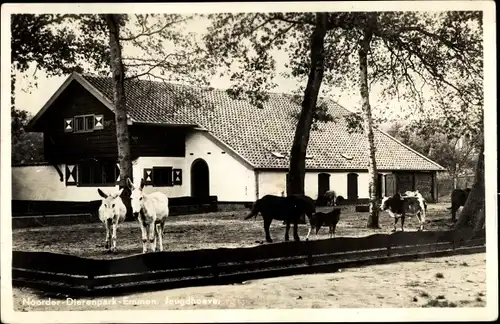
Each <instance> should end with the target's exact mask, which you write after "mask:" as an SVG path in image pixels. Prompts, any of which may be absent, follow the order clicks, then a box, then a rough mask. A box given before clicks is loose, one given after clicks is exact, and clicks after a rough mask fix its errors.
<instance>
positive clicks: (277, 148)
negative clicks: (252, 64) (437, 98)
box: [12, 73, 444, 203]
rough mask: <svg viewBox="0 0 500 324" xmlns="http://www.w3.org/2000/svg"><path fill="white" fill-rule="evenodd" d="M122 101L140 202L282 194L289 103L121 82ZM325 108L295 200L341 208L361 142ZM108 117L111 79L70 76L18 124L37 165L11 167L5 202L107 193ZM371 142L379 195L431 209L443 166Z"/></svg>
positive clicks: (360, 181) (363, 163) (114, 174)
mask: <svg viewBox="0 0 500 324" xmlns="http://www.w3.org/2000/svg"><path fill="white" fill-rule="evenodd" d="M125 94H126V99H127V110H128V121H127V122H128V125H129V132H130V143H131V153H132V158H133V176H134V179H135V180H136V181H138V179H141V178H144V179H146V183H147V186H146V189H145V190H146V192H151V191H162V192H165V193H166V194H167V195H168V196H170V197H195V198H197V199H198V198H199V199H202V198H203V197H207V196H209V195H211V196H217V198H218V201H219V202H235V203H239V202H252V201H255V200H256V198H260V197H263V196H264V195H266V194H274V195H282V194H286V179H287V171H288V165H289V156H288V152H290V148H291V145H292V141H293V136H294V131H295V125H296V117H295V116H294V115H295V114H297V113H298V112H299V111H300V104H299V103H297V102H296V101H295V100H294V99H293V97H292V96H291V95H287V94H270V98H269V101H268V102H267V103H265V104H264V107H263V108H256V107H255V106H252V105H250V104H249V103H248V102H247V101H244V100H235V99H232V98H230V96H229V95H228V94H227V93H226V92H225V91H222V90H201V89H191V88H187V87H180V86H174V85H172V84H166V83H162V82H153V81H143V80H131V81H126V83H125ZM180 97H183V98H184V97H185V98H188V99H189V100H190V103H188V104H185V100H184V101H183V102H181V101H182V100H180ZM322 100H323V99H322ZM325 103H326V104H327V107H328V112H329V113H330V114H331V115H333V116H334V117H335V121H333V122H328V123H318V124H317V129H316V130H312V132H311V135H310V141H309V145H308V151H307V159H306V169H307V171H306V176H305V191H306V194H307V195H309V196H311V197H312V198H315V199H316V198H317V197H318V194H322V193H324V192H326V191H327V190H335V191H336V192H337V193H338V194H339V195H342V196H343V197H344V198H346V199H347V200H349V201H353V202H355V201H358V200H359V199H366V198H368V172H367V167H368V155H367V149H366V147H367V145H366V139H365V136H364V135H363V134H361V133H349V132H348V128H347V123H346V121H345V120H344V118H343V116H346V115H347V114H349V113H350V112H349V111H348V110H346V109H345V108H343V107H341V106H339V105H338V104H336V103H335V102H333V101H328V100H326V101H325ZM113 111H114V108H113V88H112V83H111V79H110V78H106V77H98V76H92V75H81V74H78V73H73V74H72V75H71V76H69V77H68V78H67V80H66V81H65V82H64V83H63V84H62V86H61V87H60V88H59V89H58V90H57V91H56V92H55V93H54V95H53V96H52V97H51V98H50V100H49V101H48V102H47V103H46V104H45V105H44V106H43V108H42V109H41V110H40V111H39V113H38V114H37V115H36V116H35V117H34V118H33V119H32V120H31V122H30V123H29V125H28V130H29V131H35V132H43V134H44V154H45V160H46V161H47V163H46V164H45V165H35V166H19V167H13V168H12V183H13V191H12V194H13V197H12V199H13V200H49V201H91V200H97V199H99V196H98V193H97V188H98V187H99V188H102V187H116V188H117V181H119V166H118V163H117V156H118V153H117V145H116V133H115V131H116V130H115V117H114V113H113ZM375 143H376V147H377V152H376V160H377V166H378V169H379V172H380V174H379V180H380V181H379V188H378V189H379V194H380V195H391V194H393V193H395V192H396V191H399V192H403V191H406V190H413V189H418V190H420V191H421V192H422V193H423V195H424V196H425V197H426V198H427V199H429V200H430V201H435V200H436V198H437V192H436V191H437V185H436V172H437V171H442V170H444V169H443V167H441V166H440V165H438V164H437V163H435V162H433V161H431V160H429V159H428V158H426V157H424V156H423V155H421V154H419V153H417V152H416V151H414V150H412V149H411V148H409V147H408V146H405V145H404V144H402V143H401V142H399V141H397V140H396V139H394V138H393V137H391V136H389V135H388V134H386V133H384V132H383V131H381V130H378V129H376V130H375Z"/></svg>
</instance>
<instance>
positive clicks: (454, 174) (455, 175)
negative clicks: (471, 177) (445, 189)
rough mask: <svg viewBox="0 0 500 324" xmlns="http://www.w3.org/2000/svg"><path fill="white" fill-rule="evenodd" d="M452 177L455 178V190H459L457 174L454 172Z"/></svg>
mask: <svg viewBox="0 0 500 324" xmlns="http://www.w3.org/2000/svg"><path fill="white" fill-rule="evenodd" d="M451 176H452V178H453V189H457V182H458V177H457V173H456V172H453V173H452V175H451Z"/></svg>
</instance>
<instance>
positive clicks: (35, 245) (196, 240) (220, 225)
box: [12, 203, 451, 259]
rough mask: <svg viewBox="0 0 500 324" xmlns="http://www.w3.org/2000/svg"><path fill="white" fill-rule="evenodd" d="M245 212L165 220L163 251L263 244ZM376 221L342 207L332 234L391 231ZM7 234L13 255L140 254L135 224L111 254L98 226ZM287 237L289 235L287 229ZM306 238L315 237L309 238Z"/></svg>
mask: <svg viewBox="0 0 500 324" xmlns="http://www.w3.org/2000/svg"><path fill="white" fill-rule="evenodd" d="M446 207H449V204H448V203H440V204H429V206H428V211H427V224H426V230H448V229H450V225H451V223H450V217H451V216H450V212H449V211H448V210H446ZM328 210H329V208H328V207H326V208H325V207H321V208H318V211H328ZM247 214H248V211H247V210H239V211H235V212H219V213H210V214H203V215H186V216H172V217H169V218H168V221H167V225H166V226H165V232H164V240H163V243H164V244H163V245H164V249H165V250H166V251H182V250H194V249H206V248H219V247H225V248H234V247H251V246H255V245H258V244H260V243H261V242H262V241H263V240H264V228H263V221H262V217H261V216H257V218H256V219H253V218H252V219H250V220H246V221H245V220H243V218H244V217H245V216H246V215H247ZM379 218H380V227H381V229H379V230H373V229H367V228H366V221H367V219H368V213H357V212H354V211H353V207H343V210H342V214H341V218H340V221H339V223H338V225H337V229H336V236H337V237H359V236H366V235H371V234H376V233H380V234H384V233H390V232H391V230H392V229H393V222H394V221H393V219H392V218H390V217H389V216H388V215H387V214H386V213H380V216H379ZM417 228H418V222H417V219H416V217H413V218H411V219H407V220H406V222H405V230H406V231H416V230H417ZM398 230H400V224H399V225H398ZM270 231H271V237H272V238H273V240H274V242H282V241H284V236H285V225H283V223H282V222H281V221H273V223H272V224H271V229H270ZM306 234H307V228H306V225H305V224H301V225H299V235H300V237H301V238H302V239H305V236H306ZM12 235H13V237H12V245H13V246H12V247H13V249H14V250H18V251H48V252H55V253H66V254H72V255H78V256H82V257H90V258H98V259H104V258H116V257H124V256H127V255H132V254H137V253H141V252H142V240H141V232H140V229H139V225H138V224H137V222H126V223H124V224H122V225H120V227H119V228H118V231H117V247H118V253H117V254H106V253H105V249H104V240H105V230H104V226H103V225H102V224H101V223H93V224H79V225H64V226H46V227H36V228H25V229H14V230H13V231H12ZM290 237H293V236H292V233H291V230H290ZM318 238H319V239H325V238H328V228H327V227H324V228H322V229H321V230H320V232H319V236H318ZM312 239H315V237H314V235H312Z"/></svg>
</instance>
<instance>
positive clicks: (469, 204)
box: [455, 144, 485, 231]
mask: <svg viewBox="0 0 500 324" xmlns="http://www.w3.org/2000/svg"><path fill="white" fill-rule="evenodd" d="M484 208H485V187H484V144H482V147H481V153H480V154H479V156H478V159H477V164H476V174H475V181H474V185H473V186H472V189H471V192H470V194H469V197H468V198H467V201H466V202H465V206H464V207H463V209H462V212H461V213H460V215H459V216H458V220H457V222H456V223H455V230H459V229H461V228H464V227H472V228H474V230H475V231H478V230H481V229H482V227H483V226H482V224H484V223H485V220H484V217H485V213H484V210H485V209H484ZM481 210H483V212H481Z"/></svg>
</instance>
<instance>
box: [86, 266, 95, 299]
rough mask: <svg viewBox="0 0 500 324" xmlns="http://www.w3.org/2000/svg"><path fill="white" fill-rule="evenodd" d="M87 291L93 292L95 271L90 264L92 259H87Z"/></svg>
mask: <svg viewBox="0 0 500 324" xmlns="http://www.w3.org/2000/svg"><path fill="white" fill-rule="evenodd" d="M86 263H87V269H86V273H87V291H88V292H93V291H94V287H95V271H94V267H93V265H92V259H89V260H87V262H86Z"/></svg>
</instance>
